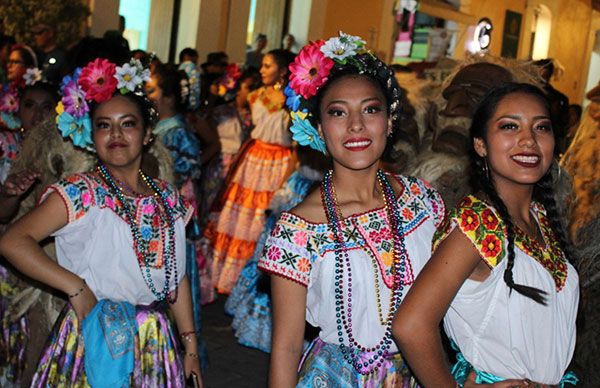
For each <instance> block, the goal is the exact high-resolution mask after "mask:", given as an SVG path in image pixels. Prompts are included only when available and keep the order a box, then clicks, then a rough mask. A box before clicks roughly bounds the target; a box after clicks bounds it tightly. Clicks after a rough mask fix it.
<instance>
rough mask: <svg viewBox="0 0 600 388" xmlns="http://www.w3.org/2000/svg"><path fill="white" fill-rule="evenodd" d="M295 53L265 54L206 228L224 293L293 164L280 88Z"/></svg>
mask: <svg viewBox="0 0 600 388" xmlns="http://www.w3.org/2000/svg"><path fill="white" fill-rule="evenodd" d="M293 59H294V55H293V54H291V53H289V52H288V51H285V50H281V49H276V50H271V51H269V52H268V53H267V54H266V55H265V56H264V58H263V62H262V66H261V69H260V75H261V78H262V83H263V86H262V87H260V88H258V89H257V90H255V91H253V92H251V93H250V94H249V95H248V101H249V104H250V111H251V113H252V123H253V125H254V128H253V129H252V132H250V140H248V141H247V142H246V143H245V144H244V146H243V147H242V149H241V150H240V151H239V154H238V156H237V160H236V163H235V165H234V166H231V167H230V173H229V175H228V177H227V181H226V182H225V183H224V190H223V191H222V193H220V194H219V195H218V196H217V200H218V203H216V204H215V206H213V210H214V214H211V215H210V221H209V224H208V225H207V228H206V231H205V236H206V237H207V238H208V239H209V240H210V242H211V247H212V250H213V251H212V280H213V284H214V285H215V287H216V288H217V291H218V292H219V293H222V294H228V293H229V292H230V291H231V289H232V288H233V286H234V285H235V283H236V281H237V278H238V275H239V273H240V271H241V270H242V268H243V267H244V265H245V264H246V261H248V260H249V259H250V258H251V257H252V254H253V253H254V248H255V246H256V241H257V240H258V238H259V237H260V233H261V232H262V230H263V227H264V223H265V221H266V214H265V211H266V209H267V208H268V206H269V202H270V201H271V198H272V197H273V194H274V193H275V191H276V190H277V189H279V188H280V187H281V185H282V184H283V183H284V182H285V180H286V179H287V177H288V176H289V175H290V174H291V172H292V170H293V168H294V166H295V163H294V158H293V153H292V140H291V137H290V133H289V129H288V125H289V113H288V111H287V110H286V108H285V100H286V97H285V95H284V94H283V90H284V88H285V85H286V84H287V82H288V75H289V70H288V66H289V64H290V63H291V62H292V61H293Z"/></svg>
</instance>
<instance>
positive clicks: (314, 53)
mask: <svg viewBox="0 0 600 388" xmlns="http://www.w3.org/2000/svg"><path fill="white" fill-rule="evenodd" d="M323 44H325V42H324V41H322V40H319V41H317V42H313V43H310V44H309V45H307V46H305V47H304V48H303V49H302V51H300V53H299V54H298V55H297V56H296V59H295V60H294V62H292V63H291V64H290V86H291V87H292V88H293V89H294V91H295V92H296V93H298V94H300V95H301V96H302V97H304V98H305V99H309V98H311V97H312V96H314V95H315V94H317V90H319V88H320V87H321V86H322V85H323V84H324V83H325V82H327V76H328V75H329V72H330V71H331V68H332V67H333V65H334V63H333V61H332V60H331V58H327V57H326V56H325V55H324V54H323V53H322V52H321V46H323Z"/></svg>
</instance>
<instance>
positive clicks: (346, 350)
mask: <svg viewBox="0 0 600 388" xmlns="http://www.w3.org/2000/svg"><path fill="white" fill-rule="evenodd" d="M377 181H378V183H379V187H380V189H381V193H382V196H383V202H384V207H385V210H386V214H387V219H388V222H389V224H390V229H391V233H392V236H393V239H394V250H393V255H394V259H393V267H392V272H393V274H394V284H393V287H392V297H391V298H390V309H389V311H388V316H387V320H386V323H385V333H384V335H383V338H382V339H381V340H380V341H379V343H378V344H377V345H375V346H374V347H371V348H366V347H364V346H362V345H361V344H359V343H358V342H357V341H356V339H355V338H354V335H353V333H352V273H351V270H350V269H351V265H350V256H349V255H348V249H347V248H346V243H345V241H344V234H343V230H342V228H343V218H342V214H341V210H340V208H339V205H338V203H337V202H338V201H337V198H336V194H335V188H334V186H333V171H332V170H329V171H328V172H327V173H325V177H324V179H323V183H322V185H321V201H322V203H323V207H324V210H325V214H326V216H327V221H328V223H329V226H330V228H331V229H332V230H333V235H334V243H335V255H336V260H335V301H336V302H335V304H336V307H335V311H336V313H335V315H336V323H337V332H338V339H339V346H340V350H341V351H342V354H343V355H344V359H346V361H348V362H349V363H350V364H352V366H353V367H354V369H355V370H356V371H357V372H359V373H360V374H363V375H367V374H369V373H371V372H373V371H375V370H377V369H378V368H379V367H380V366H381V364H382V363H383V361H384V360H385V356H386V355H387V354H388V353H387V350H388V349H389V348H390V346H391V344H392V319H393V316H394V312H395V311H396V308H397V306H398V304H399V303H400V302H401V300H402V293H403V290H404V283H403V278H404V274H405V273H406V261H407V259H408V255H407V253H406V246H405V243H404V233H403V230H404V228H403V225H402V224H403V220H402V216H401V214H400V209H399V207H398V204H397V203H396V200H395V195H394V189H393V188H392V185H391V184H390V182H389V181H388V179H387V176H386V175H385V173H384V172H383V171H382V170H377ZM344 271H347V273H348V275H347V284H346V287H345V288H346V291H347V292H346V295H347V296H346V299H347V302H346V303H344ZM375 282H376V283H377V279H375ZM346 306H347V310H346ZM342 330H343V331H345V332H346V336H347V337H348V346H346V345H345V344H344V332H343V331H342ZM357 350H358V352H357ZM359 353H363V354H362V357H361V354H359ZM365 353H371V354H365Z"/></svg>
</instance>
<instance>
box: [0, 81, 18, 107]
mask: <svg viewBox="0 0 600 388" xmlns="http://www.w3.org/2000/svg"><path fill="white" fill-rule="evenodd" d="M18 110H19V94H18V92H17V90H16V89H12V88H9V87H8V86H5V87H4V90H2V93H1V94H0V112H4V113H16V112H17V111H18Z"/></svg>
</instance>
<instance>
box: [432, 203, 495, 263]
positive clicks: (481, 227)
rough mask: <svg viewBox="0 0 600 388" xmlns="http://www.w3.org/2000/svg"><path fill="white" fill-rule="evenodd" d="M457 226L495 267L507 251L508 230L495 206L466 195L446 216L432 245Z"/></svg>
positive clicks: (487, 261) (434, 245)
mask: <svg viewBox="0 0 600 388" xmlns="http://www.w3.org/2000/svg"><path fill="white" fill-rule="evenodd" d="M454 229H458V230H459V231H460V232H462V233H463V234H464V235H465V236H466V237H467V238H468V239H469V241H470V242H471V243H472V244H473V245H474V246H475V248H476V249H477V251H478V252H479V255H480V256H481V258H482V259H483V260H484V261H485V262H486V263H487V264H488V265H489V266H490V267H495V266H496V265H497V264H498V263H499V262H500V260H501V259H502V258H503V257H504V254H505V249H506V247H505V245H506V230H505V226H504V223H503V222H502V219H501V218H500V217H499V216H498V214H497V213H496V210H495V209H494V208H493V207H492V206H490V205H489V204H487V203H486V202H485V201H482V200H481V199H479V198H477V197H475V196H473V195H469V196H466V197H464V198H463V199H462V200H461V201H460V202H459V203H458V205H457V206H456V207H455V208H453V209H452V210H451V211H450V212H449V213H448V216H447V217H446V219H445V221H444V223H443V225H442V227H441V228H439V229H438V231H437V232H436V234H435V235H434V238H433V240H434V241H433V249H434V250H435V249H436V248H437V247H438V246H439V244H440V243H441V242H442V241H443V240H444V239H445V238H446V237H447V236H448V235H449V234H450V233H451V232H452V231H453V230H454Z"/></svg>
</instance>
